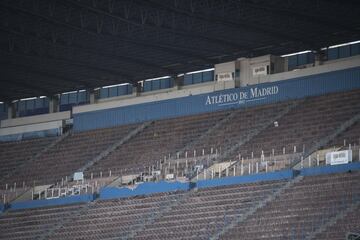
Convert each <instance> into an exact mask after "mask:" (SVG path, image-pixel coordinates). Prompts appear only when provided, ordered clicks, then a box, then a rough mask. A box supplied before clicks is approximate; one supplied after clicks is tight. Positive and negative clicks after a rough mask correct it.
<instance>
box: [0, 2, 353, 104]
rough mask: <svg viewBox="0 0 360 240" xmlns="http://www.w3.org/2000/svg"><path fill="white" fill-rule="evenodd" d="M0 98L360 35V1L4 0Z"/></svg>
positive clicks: (148, 75)
mask: <svg viewBox="0 0 360 240" xmlns="http://www.w3.org/2000/svg"><path fill="white" fill-rule="evenodd" d="M0 12H1V15H0V16H1V23H0V56H1V57H0V61H1V76H0V81H1V87H0V100H11V99H19V98H24V97H32V96H40V95H47V96H49V95H52V94H56V93H61V92H66V91H72V90H76V89H92V88H95V87H100V86H104V85H111V84H118V83H125V82H130V83H136V82H137V81H139V80H142V79H148V78H153V77H159V76H164V75H175V74H179V73H184V72H189V71H194V70H199V69H205V68H209V67H212V66H213V65H214V64H216V63H220V62H225V61H229V60H234V59H236V58H238V57H253V56H259V55H264V54H269V53H271V54H277V55H281V54H286V53H291V52H296V51H301V50H317V49H320V48H322V47H326V46H330V45H334V44H339V43H343V42H350V41H354V40H358V39H360V18H359V16H360V1H340V0H316V1H315V0H302V1H295V0H288V1H283V0H272V1H269V0H147V1H142V0H87V1H85V0H61V1H59V0H58V1H56V0H26V1H25V0H23V1H21V0H3V1H1V2H0Z"/></svg>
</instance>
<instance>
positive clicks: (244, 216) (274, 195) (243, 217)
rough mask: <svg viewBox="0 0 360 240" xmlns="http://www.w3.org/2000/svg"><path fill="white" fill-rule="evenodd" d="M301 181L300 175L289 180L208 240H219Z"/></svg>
mask: <svg viewBox="0 0 360 240" xmlns="http://www.w3.org/2000/svg"><path fill="white" fill-rule="evenodd" d="M302 179H303V176H300V175H298V176H296V177H295V178H293V179H291V180H290V181H288V182H287V183H286V184H285V185H284V186H282V187H280V188H278V189H277V190H275V191H274V192H273V193H272V194H271V195H270V196H268V197H267V198H265V199H264V200H262V201H261V202H259V203H257V204H256V205H255V206H254V207H252V208H251V209H249V211H247V212H245V213H244V214H242V215H240V216H239V217H238V218H236V219H235V220H233V221H232V222H230V223H227V224H225V225H224V226H223V228H222V229H221V230H220V231H218V232H217V233H215V234H214V235H212V236H210V237H209V239H210V240H216V239H220V237H221V235H223V234H225V233H226V232H227V231H229V230H230V229H232V228H235V227H236V226H237V225H238V224H239V223H242V222H244V221H246V220H247V219H248V218H249V217H250V216H251V215H253V214H255V213H256V212H257V211H261V208H264V207H266V205H267V204H269V203H270V202H272V201H275V200H276V198H277V197H278V196H280V195H281V194H282V193H283V192H284V191H286V190H287V189H289V188H291V187H292V186H293V185H294V184H295V183H297V182H299V181H301V180H302Z"/></svg>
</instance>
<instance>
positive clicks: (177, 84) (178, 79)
mask: <svg viewBox="0 0 360 240" xmlns="http://www.w3.org/2000/svg"><path fill="white" fill-rule="evenodd" d="M182 86H184V75H183V76H179V77H178V76H174V88H175V89H177V90H179V89H181V87H182Z"/></svg>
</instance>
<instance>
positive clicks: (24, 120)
mask: <svg viewBox="0 0 360 240" xmlns="http://www.w3.org/2000/svg"><path fill="white" fill-rule="evenodd" d="M70 118H71V113H70V111H66V112H57V113H49V114H42V115H36V116H30V117H21V118H14V119H6V120H2V121H1V122H0V127H1V128H5V127H15V126H22V125H29V124H35V123H45V122H53V121H58V120H66V119H70Z"/></svg>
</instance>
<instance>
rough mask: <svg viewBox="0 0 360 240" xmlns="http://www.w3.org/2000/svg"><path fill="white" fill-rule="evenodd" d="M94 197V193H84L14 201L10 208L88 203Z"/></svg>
mask: <svg viewBox="0 0 360 240" xmlns="http://www.w3.org/2000/svg"><path fill="white" fill-rule="evenodd" d="M94 199H95V197H94V195H93V194H83V195H77V196H69V197H63V198H55V199H42V200H33V201H23V202H14V203H11V204H10V209H11V210H18V209H29V208H41V207H49V206H60V205H68V204H75V203H86V202H91V201H93V200H94Z"/></svg>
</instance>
